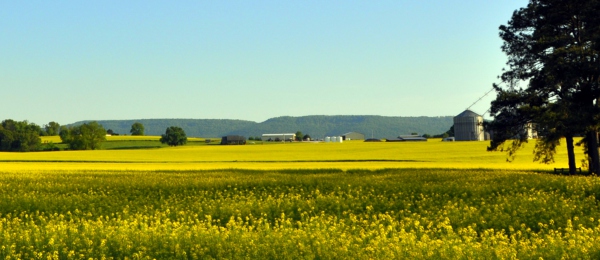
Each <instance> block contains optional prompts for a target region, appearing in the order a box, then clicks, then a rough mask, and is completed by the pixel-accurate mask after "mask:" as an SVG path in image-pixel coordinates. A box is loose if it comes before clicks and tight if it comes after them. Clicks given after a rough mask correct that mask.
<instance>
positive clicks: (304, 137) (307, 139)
mask: <svg viewBox="0 0 600 260" xmlns="http://www.w3.org/2000/svg"><path fill="white" fill-rule="evenodd" d="M310 139H311V138H310V135H308V134H305V135H304V136H303V137H302V140H305V141H309V140H310Z"/></svg>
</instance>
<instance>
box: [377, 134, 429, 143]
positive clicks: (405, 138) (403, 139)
mask: <svg viewBox="0 0 600 260" xmlns="http://www.w3.org/2000/svg"><path fill="white" fill-rule="evenodd" d="M386 142H427V138H425V137H422V136H418V135H401V136H398V137H396V138H388V139H386Z"/></svg>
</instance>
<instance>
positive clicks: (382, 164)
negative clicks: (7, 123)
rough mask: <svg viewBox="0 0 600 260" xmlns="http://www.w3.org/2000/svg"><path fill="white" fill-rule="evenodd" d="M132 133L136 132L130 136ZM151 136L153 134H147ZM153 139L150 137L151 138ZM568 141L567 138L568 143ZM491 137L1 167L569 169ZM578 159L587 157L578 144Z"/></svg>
mask: <svg viewBox="0 0 600 260" xmlns="http://www.w3.org/2000/svg"><path fill="white" fill-rule="evenodd" d="M129 138H131V137H129ZM145 138H146V139H148V138H149V137H145ZM150 139H151V138H150ZM563 143H564V142H563ZM488 145H489V142H441V141H440V140H439V139H433V140H429V141H428V142H400V143H387V142H381V143H367V142H362V141H349V142H344V143H313V142H305V143H280V144H266V145H261V144H248V145H240V146H235V145H233V146H221V145H203V146H181V147H168V148H161V149H147V150H143V149H134V150H96V151H59V152H34V153H6V152H4V153H0V170H1V171H22V170H57V169H61V170H140V171H147V170H203V169H321V168H337V169H344V170H346V169H383V168H490V169H528V170H551V169H553V168H554V167H557V168H566V167H567V157H566V150H565V146H564V145H563V146H559V147H558V149H557V150H558V153H557V155H556V163H555V164H550V165H546V164H540V163H537V162H533V161H532V160H533V153H532V151H533V147H534V145H535V140H532V141H530V143H529V144H527V146H526V147H525V148H524V149H522V150H520V151H519V153H518V154H517V157H516V158H515V160H514V161H513V162H511V163H508V162H506V159H507V156H506V153H505V152H487V151H486V147H487V146H488ZM576 151H577V154H576V159H577V161H580V160H581V159H583V158H584V157H583V153H582V152H581V149H580V148H576Z"/></svg>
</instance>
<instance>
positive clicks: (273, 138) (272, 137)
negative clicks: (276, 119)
mask: <svg viewBox="0 0 600 260" xmlns="http://www.w3.org/2000/svg"><path fill="white" fill-rule="evenodd" d="M261 139H262V141H266V142H283V141H294V140H296V134H263V135H262V137H261Z"/></svg>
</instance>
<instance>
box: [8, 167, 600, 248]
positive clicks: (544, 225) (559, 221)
mask: <svg viewBox="0 0 600 260" xmlns="http://www.w3.org/2000/svg"><path fill="white" fill-rule="evenodd" d="M599 194H600V180H599V179H597V178H595V177H565V176H553V175H546V174H535V173H531V172H523V171H514V170H510V171H501V170H468V169H467V170H465V169H384V170H376V171H370V170H348V171H341V170H325V169H321V170H271V171H256V170H218V171H215V170H211V171H95V170H94V171H92V170H90V171H81V170H77V171H64V170H63V171H58V170H57V171H29V172H27V171H20V172H4V173H1V174H0V258H4V259H38V258H44V259H46V258H48V259H90V258H92V259H103V258H105V259H211V258H229V259H239V258H243V259H247V258H252V259H255V258H260V259H263V258H271V259H302V258H305V259H314V258H325V259H340V258H343V259H389V258H410V259H432V258H442V259H469V258H477V259H504V258H519V259H538V258H540V257H542V258H550V259H555V258H573V259H597V258H599V257H600V243H599V242H600V222H599V220H600V207H599V205H598V199H599V198H600V195H599Z"/></svg>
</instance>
